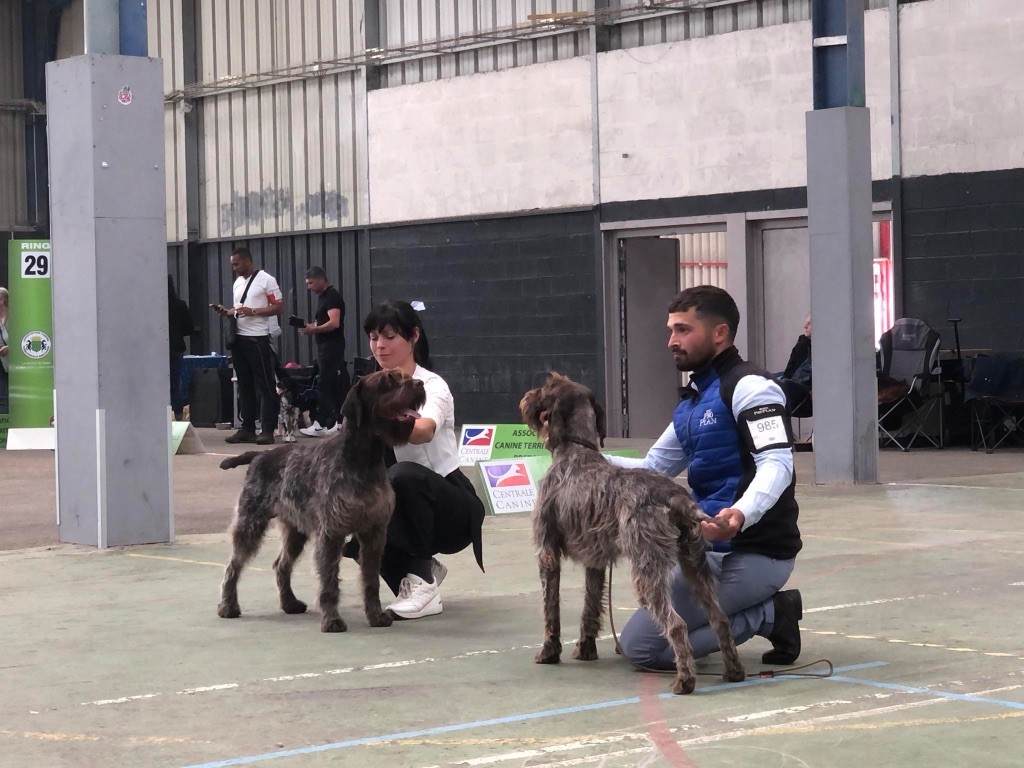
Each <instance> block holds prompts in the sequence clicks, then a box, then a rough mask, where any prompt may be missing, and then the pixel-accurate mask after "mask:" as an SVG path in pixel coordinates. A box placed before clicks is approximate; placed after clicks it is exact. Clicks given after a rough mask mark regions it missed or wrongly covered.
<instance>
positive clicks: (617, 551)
mask: <svg viewBox="0 0 1024 768" xmlns="http://www.w3.org/2000/svg"><path fill="white" fill-rule="evenodd" d="M519 410H520V412H521V413H522V415H523V420H524V421H525V422H526V423H527V424H528V425H529V427H530V428H531V429H532V430H533V431H534V432H536V433H537V436H538V437H539V438H540V439H541V440H543V441H544V443H545V445H546V446H547V447H548V449H549V450H550V451H551V458H552V464H551V469H550V470H548V473H547V474H546V475H545V476H544V479H543V480H541V483H540V494H539V497H538V499H537V508H536V510H535V512H534V514H533V540H534V544H536V546H537V548H538V559H539V561H540V580H541V586H542V588H543V591H544V646H543V648H541V650H540V652H539V653H538V654H537V657H536V659H535V661H536V662H537V663H538V664H557V663H558V662H559V660H560V657H561V653H562V641H561V621H560V617H559V605H558V601H559V594H558V590H559V579H560V576H561V560H562V558H563V557H568V558H570V559H571V560H574V561H576V562H577V563H580V564H581V565H583V566H584V567H585V568H586V596H585V598H584V604H583V617H582V620H581V623H580V639H579V640H578V641H577V643H576V650H575V651H573V658H574V659H579V660H581V661H593V660H595V659H597V642H596V641H597V635H598V634H599V633H600V631H601V616H602V613H603V611H604V606H603V605H602V593H603V592H604V579H605V568H607V567H608V566H610V565H613V564H614V563H615V561H616V560H617V559H618V558H619V556H620V555H625V556H626V557H628V558H629V559H630V561H631V562H632V566H633V587H634V589H635V590H636V594H637V597H638V598H639V600H640V605H641V606H642V607H643V608H646V609H647V610H648V611H649V612H650V614H651V616H652V617H653V618H654V620H655V621H656V622H658V624H659V625H660V626H661V629H662V633H663V634H664V636H665V638H666V639H667V640H668V642H669V643H670V644H671V646H672V649H673V651H674V652H675V658H676V678H675V681H674V682H673V685H672V692H673V693H677V694H678V693H690V692H691V691H693V689H694V685H695V684H696V678H695V674H696V669H695V666H694V662H693V651H692V649H691V647H690V641H689V637H688V635H687V631H686V623H685V622H684V621H683V620H682V618H680V616H679V615H678V614H677V613H676V612H675V609H674V608H673V607H672V602H671V599H670V597H669V572H670V570H671V569H672V567H673V566H674V565H675V563H677V562H678V563H679V565H680V566H681V567H682V569H683V573H684V574H685V576H686V579H687V581H688V582H689V583H690V585H691V587H692V588H693V593H694V596H695V597H696V598H697V600H698V601H699V602H700V604H701V606H702V607H703V608H704V610H705V612H706V613H707V615H708V618H709V619H710V623H711V626H712V627H713V628H714V629H715V632H716V634H717V635H718V642H719V645H720V647H721V650H722V656H723V659H724V661H725V674H724V676H723V677H724V679H725V680H726V681H728V682H739V681H740V680H743V679H744V678H745V677H746V673H745V672H744V671H743V664H742V662H741V661H740V658H739V655H738V654H737V653H736V644H735V642H734V641H733V638H732V635H731V634H730V633H729V620H728V618H727V617H726V615H725V613H724V612H723V611H722V609H721V607H720V606H719V604H718V598H717V596H716V594H715V579H714V576H713V575H712V573H711V571H710V570H709V568H708V565H707V559H706V557H705V551H706V545H705V541H704V537H703V536H702V534H701V528H700V523H701V521H702V520H708V521H710V520H712V518H710V517H708V516H707V515H705V514H704V513H703V512H701V511H700V508H699V507H698V506H697V504H696V503H695V502H694V501H693V498H692V497H691V496H690V494H689V493H688V492H687V491H686V489H685V488H683V487H682V486H680V485H678V484H677V483H675V482H674V481H673V480H672V479H671V478H668V477H665V476H664V475H659V474H657V473H655V472H651V471H648V470H644V469H622V468H621V467H616V466H615V465H613V464H610V463H609V462H608V461H607V460H606V459H605V458H604V457H603V456H602V455H601V453H600V451H599V449H598V445H599V444H600V445H603V444H604V438H605V420H604V410H603V409H602V408H601V406H600V405H598V403H597V401H596V400H595V399H594V395H593V394H592V393H591V391H590V390H589V389H587V388H586V387H584V386H583V385H581V384H577V383H576V382H574V381H571V380H570V379H568V378H566V377H565V376H562V375H560V374H557V373H552V374H551V375H550V376H549V378H548V380H547V382H545V384H544V385H543V386H541V387H537V388H536V389H531V390H530V391H529V392H527V393H526V394H525V395H524V396H523V399H522V401H521V402H520V403H519Z"/></svg>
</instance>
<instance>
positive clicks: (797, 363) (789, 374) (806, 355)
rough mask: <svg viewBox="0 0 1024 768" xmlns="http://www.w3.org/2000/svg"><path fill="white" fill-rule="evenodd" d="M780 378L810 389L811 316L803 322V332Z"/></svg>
mask: <svg viewBox="0 0 1024 768" xmlns="http://www.w3.org/2000/svg"><path fill="white" fill-rule="evenodd" d="M782 378H784V379H789V380H790V381H795V382H796V383H797V384H803V385H804V386H805V387H807V388H808V389H810V388H811V316H810V315H808V316H807V318H806V319H805V320H804V332H803V335H802V336H800V338H798V339H797V340H796V344H794V345H793V351H792V352H790V353H789V362H788V363H786V369H785V370H784V371H783V372H782Z"/></svg>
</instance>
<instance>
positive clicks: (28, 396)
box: [7, 240, 91, 429]
mask: <svg viewBox="0 0 1024 768" xmlns="http://www.w3.org/2000/svg"><path fill="white" fill-rule="evenodd" d="M52 266H53V265H52V261H51V259H50V241H49V240H12V241H11V242H10V243H9V244H8V278H9V283H8V291H9V292H10V316H9V318H8V322H7V330H8V334H9V335H10V337H11V343H10V355H9V357H8V359H9V361H10V424H9V426H10V428H11V429H20V428H22V429H23V428H40V427H52V426H53V315H52V306H53V298H52V292H51V280H50V275H51V273H52ZM89 311H91V309H90V310H89Z"/></svg>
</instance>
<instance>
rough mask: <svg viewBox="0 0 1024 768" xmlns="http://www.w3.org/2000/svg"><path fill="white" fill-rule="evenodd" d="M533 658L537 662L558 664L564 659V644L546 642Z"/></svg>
mask: <svg viewBox="0 0 1024 768" xmlns="http://www.w3.org/2000/svg"><path fill="white" fill-rule="evenodd" d="M533 660H534V662H535V663H537V664H558V663H559V662H560V661H561V660H562V644H561V643H550V642H548V643H544V647H543V648H541V649H540V650H539V651H538V652H537V655H536V656H534V657H533Z"/></svg>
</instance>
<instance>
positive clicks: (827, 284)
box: [807, 107, 878, 483]
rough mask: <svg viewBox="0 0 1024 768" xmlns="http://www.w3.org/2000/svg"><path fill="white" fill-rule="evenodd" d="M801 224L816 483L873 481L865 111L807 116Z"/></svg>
mask: <svg viewBox="0 0 1024 768" xmlns="http://www.w3.org/2000/svg"><path fill="white" fill-rule="evenodd" d="M807 218H808V234H809V236H810V250H811V316H812V318H813V321H814V347H813V355H812V365H813V377H814V466H815V481H816V482H818V483H875V482H877V481H878V414H877V395H876V392H877V385H876V383H875V345H874V338H873V336H874V322H873V312H874V307H873V302H872V296H873V293H872V273H871V259H872V243H871V124H870V120H869V112H868V110H867V109H866V108H864V107H837V108H835V109H819V110H815V111H813V112H808V113H807Z"/></svg>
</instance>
